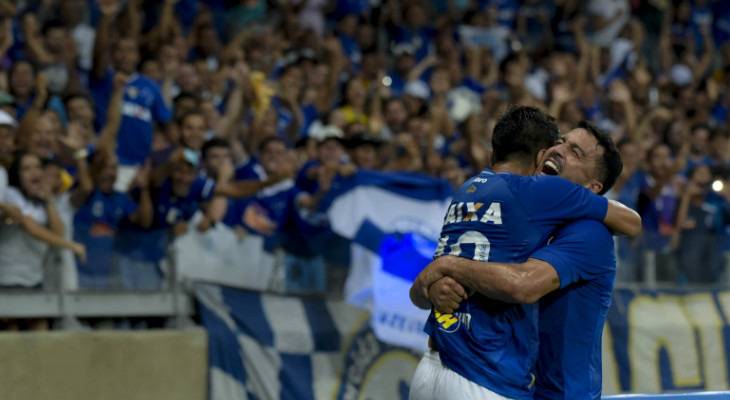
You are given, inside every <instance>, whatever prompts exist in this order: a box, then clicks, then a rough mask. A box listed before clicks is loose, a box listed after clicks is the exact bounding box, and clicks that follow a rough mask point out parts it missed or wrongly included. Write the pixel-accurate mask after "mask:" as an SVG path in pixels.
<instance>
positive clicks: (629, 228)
mask: <svg viewBox="0 0 730 400" xmlns="http://www.w3.org/2000/svg"><path fill="white" fill-rule="evenodd" d="M557 131H558V130H557V127H556V125H555V123H554V120H553V119H552V117H550V116H548V115H547V114H545V113H543V112H542V111H540V110H538V109H535V108H532V107H516V108H512V109H510V110H508V111H507V112H505V113H504V114H503V115H502V116H501V117H500V118H499V120H498V121H497V124H496V126H495V128H494V133H493V136H492V146H493V161H494V168H493V169H492V170H490V169H485V170H484V171H482V172H481V173H480V174H479V175H477V176H475V177H474V178H472V179H470V180H469V181H467V182H466V183H465V184H464V185H463V186H462V187H461V188H460V189H459V191H458V192H457V193H456V194H455V196H454V199H453V201H452V203H451V205H450V207H449V210H448V212H447V215H446V218H445V219H444V227H443V229H442V236H441V239H440V242H439V246H438V248H437V250H436V254H435V257H440V256H444V255H453V256H460V257H464V258H467V259H472V260H476V261H482V262H486V261H493V262H503V263H517V262H523V261H524V260H526V259H527V258H528V256H529V255H530V254H532V253H533V252H534V251H536V250H537V249H539V248H541V247H543V246H545V244H546V243H547V241H548V239H549V238H550V237H551V236H552V235H553V232H554V231H555V230H556V229H557V228H558V227H559V226H560V225H562V224H565V223H567V222H569V221H573V220H579V219H592V220H596V221H603V222H604V223H606V224H607V225H608V226H610V227H611V228H613V229H615V230H616V231H619V232H622V233H625V234H636V233H638V232H639V231H640V229H641V221H640V219H639V217H638V215H636V213H634V212H633V211H631V210H628V209H626V208H625V207H621V206H620V205H615V204H611V203H609V202H608V201H607V200H606V199H605V198H602V197H600V196H597V195H595V194H593V193H591V192H590V191H589V190H587V189H585V188H583V187H581V186H578V185H575V184H574V183H572V182H570V181H568V180H565V179H562V178H559V177H553V176H538V177H534V176H527V175H531V174H532V173H533V172H534V170H535V168H536V167H537V166H538V161H539V160H541V159H542V157H543V155H544V152H545V151H546V149H547V148H549V147H550V146H552V145H553V144H554V143H555V140H556V139H557ZM544 167H545V169H546V170H550V169H551V168H554V167H555V162H554V161H552V160H550V161H548V162H546V163H545V165H544ZM419 294H420V293H419V292H418V290H412V291H411V295H412V296H411V298H412V299H413V300H414V303H416V305H418V306H420V307H430V301H428V300H427V299H426V301H425V302H424V301H423V298H422V297H420V296H419ZM537 315H538V306H537V304H511V303H507V302H504V301H500V300H495V299H490V298H487V297H486V296H483V295H482V294H480V293H475V294H474V295H472V296H470V297H468V298H467V299H465V300H464V301H463V302H461V304H460V305H459V307H458V309H457V310H456V312H454V313H449V314H445V313H441V312H438V311H437V310H435V309H434V310H433V311H432V312H431V315H430V316H429V319H428V322H427V324H426V327H425V331H426V332H427V333H428V334H429V335H430V336H431V340H430V344H431V347H432V348H434V349H437V352H432V353H427V354H426V355H425V356H424V358H423V360H422V361H421V364H419V368H418V369H417V370H416V375H415V376H414V381H413V386H412V390H411V399H439V398H488V399H505V398H508V399H532V397H533V391H534V380H535V377H534V375H533V374H532V372H533V368H534V365H535V362H536V359H537V344H538V332H537V327H538V326H537ZM439 359H440V360H439Z"/></svg>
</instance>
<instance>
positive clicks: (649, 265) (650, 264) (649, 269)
mask: <svg viewBox="0 0 730 400" xmlns="http://www.w3.org/2000/svg"><path fill="white" fill-rule="evenodd" d="M643 276H644V284H646V286H647V287H648V288H649V289H656V253H655V252H654V251H653V250H645V251H644V274H643Z"/></svg>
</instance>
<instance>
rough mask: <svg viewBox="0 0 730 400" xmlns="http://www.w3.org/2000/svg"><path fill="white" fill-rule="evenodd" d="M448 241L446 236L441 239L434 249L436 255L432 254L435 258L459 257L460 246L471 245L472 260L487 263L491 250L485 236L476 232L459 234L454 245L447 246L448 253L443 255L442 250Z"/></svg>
mask: <svg viewBox="0 0 730 400" xmlns="http://www.w3.org/2000/svg"><path fill="white" fill-rule="evenodd" d="M448 241H449V237H448V236H443V237H441V239H440V240H439V244H438V247H436V254H434V256H435V257H441V256H443V255H449V256H458V255H461V245H464V244H473V245H474V257H473V258H472V259H473V260H474V261H483V262H485V261H489V249H490V248H491V246H490V244H489V239H487V237H486V236H484V235H482V234H481V233H479V232H477V231H467V232H464V233H463V234H461V236H459V239H457V240H456V243H454V244H452V245H451V246H449V251H448V253H446V254H444V250H445V249H446V245H447V243H448Z"/></svg>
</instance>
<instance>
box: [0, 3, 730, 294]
mask: <svg viewBox="0 0 730 400" xmlns="http://www.w3.org/2000/svg"><path fill="white" fill-rule="evenodd" d="M725 3H726V2H719V1H706V0H692V1H688V0H682V1H675V2H659V1H636V2H630V1H628V0H611V1H604V0H589V1H587V2H581V1H577V0H564V1H560V2H554V3H553V2H545V1H539V0H525V1H515V0H498V1H478V2H469V1H461V0H458V1H453V2H449V1H444V0H439V1H435V2H431V3H424V2H414V1H403V2H399V1H386V2H382V4H381V3H378V2H375V3H372V2H367V1H360V0H337V1H323V0H322V1H320V0H289V1H281V2H273V3H271V2H266V1H263V0H250V1H248V0H247V1H243V2H226V1H219V0H216V1H204V2H200V1H195V0H165V1H161V2H150V1H142V2H140V1H120V0H100V1H98V2H87V1H82V0H54V1H43V2H27V1H26V2H18V3H17V4H14V5H13V6H12V7H6V8H3V10H2V11H3V12H2V16H0V70H2V74H0V165H1V166H3V167H4V168H5V169H8V168H9V167H10V166H11V165H13V163H14V162H17V161H18V158H17V157H16V153H15V152H16V151H23V152H24V153H23V154H24V156H23V157H22V158H24V159H25V158H28V157H30V158H32V159H34V160H35V159H38V158H40V159H41V160H42V161H41V165H42V166H43V172H44V173H43V182H44V187H45V186H48V189H47V191H49V192H50V194H49V197H50V198H52V199H53V202H54V208H55V211H56V214H58V215H60V219H65V223H64V225H65V230H64V231H65V232H63V233H64V234H65V235H66V239H68V238H70V237H74V238H76V239H78V240H79V241H81V242H84V243H85V244H87V245H88V246H89V249H90V251H91V252H92V253H93V254H92V255H93V257H91V258H90V259H89V260H88V261H87V262H82V260H80V259H79V260H77V261H78V264H79V272H80V273H81V275H80V278H81V284H82V286H83V287H109V286H108V285H107V284H111V283H110V282H111V280H113V279H116V278H107V277H108V276H109V275H110V274H111V275H114V274H119V275H120V276H119V278H120V280H121V284H122V285H123V286H124V287H129V288H157V287H159V286H160V285H161V279H162V274H161V272H160V270H159V269H158V268H159V265H160V262H161V261H162V260H163V259H164V256H165V255H166V252H167V246H168V245H169V244H170V242H171V241H172V240H174V238H175V236H176V235H179V234H181V233H182V232H185V231H186V230H188V227H187V224H188V223H189V222H190V221H191V220H192V218H193V215H194V214H196V213H200V214H201V216H200V217H199V219H197V218H196V221H198V222H196V226H195V227H194V228H195V229H197V230H199V231H206V230H208V229H210V228H211V227H214V226H215V224H216V223H218V222H223V223H225V224H226V225H229V226H232V227H234V228H235V229H237V230H238V231H239V232H245V233H253V234H257V235H262V236H264V237H265V242H266V251H270V252H274V253H277V252H278V253H282V252H283V253H284V256H283V257H280V258H281V259H282V260H285V262H284V264H283V265H284V267H285V268H284V269H286V270H287V278H286V280H287V284H288V287H289V288H290V289H291V290H321V289H322V287H323V283H322V282H323V280H324V279H325V278H326V277H327V273H326V272H323V271H326V267H327V264H326V263H325V261H324V257H323V255H328V251H329V250H331V249H330V248H328V247H327V246H324V245H323V243H333V241H331V240H330V239H331V237H329V236H328V235H330V234H331V232H329V231H328V221H327V219H326V216H325V215H324V214H322V212H321V210H318V209H317V205H318V198H319V197H320V196H321V195H323V193H325V192H326V191H327V190H328V188H329V185H331V184H332V182H337V179H341V178H343V177H346V176H349V175H350V174H352V173H355V172H356V171H357V169H359V168H360V169H377V170H380V171H384V172H386V173H387V172H388V171H393V172H395V171H397V172H408V173H417V174H427V175H430V176H433V177H440V178H442V179H446V180H448V181H449V182H450V183H451V184H452V185H453V186H454V187H459V186H460V185H461V184H462V183H463V182H464V181H465V179H466V178H467V177H469V176H471V175H473V174H474V173H476V172H478V171H479V170H481V169H482V168H485V167H487V166H489V165H490V155H491V130H492V129H493V126H494V123H495V120H496V118H497V117H498V116H499V113H500V112H502V111H503V110H504V109H505V108H506V107H507V106H508V105H509V104H519V105H534V106H537V107H540V108H543V109H545V110H548V112H549V113H550V114H552V115H554V116H555V118H556V119H557V122H558V125H559V126H560V127H561V129H562V130H563V131H566V130H568V129H570V128H571V127H572V126H574V125H575V124H576V123H577V122H578V121H580V120H582V119H589V120H591V121H593V122H595V123H596V124H597V125H599V126H600V127H602V128H604V129H605V130H607V131H609V132H611V134H612V137H613V138H614V140H616V142H617V143H618V147H619V149H620V151H621V153H622V156H623V159H624V171H623V173H622V175H621V177H619V179H618V182H617V184H616V186H615V187H614V189H613V190H612V191H611V192H610V193H609V194H608V196H609V197H611V198H614V199H617V200H619V201H621V202H622V203H624V204H626V205H627V206H628V207H631V208H634V209H636V210H638V211H639V212H640V213H641V215H642V217H643V219H644V228H645V232H644V235H643V236H642V237H641V238H640V239H637V240H630V239H628V238H618V239H617V242H618V259H619V261H620V263H619V269H618V274H617V280H618V281H620V282H629V281H635V280H640V279H642V275H643V274H642V273H641V271H642V266H643V263H644V261H645V260H644V257H645V255H646V254H647V253H646V251H653V252H655V253H657V254H658V255H659V257H660V258H658V263H657V266H658V267H659V269H660V274H662V273H663V274H664V276H660V277H661V278H662V279H664V280H672V281H674V282H680V281H681V282H682V283H684V282H698V281H700V280H703V279H705V278H708V277H710V276H712V271H711V270H702V271H700V270H699V269H688V266H689V265H688V263H689V262H690V261H688V260H698V258H697V257H704V258H702V260H703V263H704V260H707V262H708V263H712V262H714V263H715V264H714V265H715V267H713V268H719V266H718V263H719V261H718V260H719V259H720V258H721V253H722V252H727V251H730V229H728V227H727V226H726V225H724V223H725V220H724V219H723V216H724V214H725V210H727V209H730V202H729V201H728V198H727V197H728V196H726V192H727V190H725V189H723V190H720V191H714V190H708V189H707V187H706V185H707V179H709V180H710V181H712V182H714V181H721V182H727V180H728V177H729V176H730V173H729V172H728V171H727V169H728V168H730V147H728V146H730V139H729V138H728V131H729V129H728V118H727V114H728V110H729V109H730V23H729V22H728V21H730V6H728V5H727V4H725ZM716 50H717V51H716ZM30 158H29V159H30ZM25 162H28V161H25ZM87 163H88V164H89V165H87ZM148 164H149V170H148V168H147V167H146V166H147V165H148ZM115 165H117V168H116V170H115V168H114V166H115ZM706 166H709V167H710V172H709V175H710V178H707V175H708V173H707V168H706ZM2 171H3V170H2V169H0V212H2V214H3V216H4V217H7V218H10V220H11V221H13V220H15V221H16V222H18V223H16V224H15V225H9V227H12V229H11V228H8V227H6V226H5V225H3V227H0V235H3V234H4V233H2V232H3V231H4V232H5V234H9V233H8V232H13V229H14V230H15V231H17V232H21V233H23V232H25V233H27V234H30V235H33V233H36V235H37V232H40V231H33V228H32V227H31V228H30V230H29V231H27V230H26V229H27V227H26V226H25V225H24V224H23V223H22V222H23V221H25V219H22V220H21V221H18V220H19V219H21V218H18V216H19V215H20V210H18V206H17V203H18V201H14V202H11V201H9V200H8V199H7V198H6V197H5V196H3V194H2V191H3V186H4V185H3V184H2V181H3V179H2V178H3V174H2ZM690 172H691V173H690ZM338 176H340V178H337V177H338ZM293 177H296V179H294V178H293ZM113 180H115V181H116V182H115V185H114V186H113V187H111V188H110V187H109V185H110V182H111V181H113ZM130 186H134V187H132V188H131V189H132V190H131V191H130V190H128V189H130ZM727 187H730V185H728V186H727ZM114 189H116V190H114ZM700 189H701V190H700ZM8 190H11V191H12V188H11V189H8ZM147 192H148V194H149V199H147V196H146V195H147ZM700 192H701V193H700ZM11 196H12V195H11ZM16 200H17V199H16ZM147 200H149V203H150V204H149V205H151V207H152V208H151V210H152V214H151V217H150V218H151V219H150V220H149V221H148V220H147V218H146V217H145V215H146V210H147V208H148V207H147V206H148V204H147V203H148V201H147ZM28 201H29V202H30V203H29V204H36V203H33V200H28ZM36 205H39V206H41V208H43V207H42V206H43V203H42V202H41V203H38V204H36ZM72 205H73V207H71V206H72ZM708 205H709V206H708ZM20 208H21V209H23V207H20ZM711 210H712V211H711ZM711 215H714V217H710V216H711ZM711 219H712V220H713V221H714V222H712V223H711V221H710V220H711ZM39 221H41V222H42V221H43V220H42V219H39ZM71 221H73V223H71ZM692 221H694V222H692ZM698 221H700V222H702V223H698ZM36 225H38V226H40V225H39V224H36ZM690 225H692V226H691V227H690ZM28 226H32V225H28ZM74 227H75V228H76V229H72V228H74ZM6 228H7V229H11V231H8V230H7V229H6ZM44 232H45V231H44ZM59 232H60V231H59ZM13 234H14V233H13ZM71 235H73V236H71ZM713 235H714V236H713ZM33 237H35V236H33ZM713 237H714V238H715V239H711V238H713ZM699 238H707V240H703V239H699ZM57 239H59V237H57V236H54V239H53V240H57ZM712 240H715V241H714V246H715V247H714V250H712V249H710V248H709V247H708V248H705V251H704V252H701V253H702V254H695V253H693V249H694V248H693V247H692V245H691V243H694V242H698V243H699V242H701V243H702V244H703V245H705V244H707V245H708V246H709V244H710V242H712ZM0 247H2V246H0ZM332 247H334V246H332ZM110 248H113V249H114V250H113V252H111V251H110V250H109V249H110ZM77 250H78V248H77ZM673 250H676V251H673ZM77 252H79V253H80V251H77ZM45 253H48V254H51V253H49V252H45ZM112 253H113V255H112ZM58 254H59V255H60V256H56V255H54V254H52V255H51V256H50V257H49V259H51V261H52V262H51V264H53V262H55V261H54V260H57V259H62V258H65V259H67V260H68V259H69V258H70V256H69V252H68V251H65V253H64V252H61V253H58ZM697 262H699V261H697ZM674 264H676V266H677V268H676V269H675V268H674ZM34 265H36V264H34ZM54 268H55V264H54V265H53V266H51V268H50V270H53V269H54ZM55 269H58V268H55ZM117 270H118V271H117ZM675 270H676V271H675ZM675 272H676V274H675ZM698 274H699V275H698ZM674 275H676V278H675V276H674ZM700 275H701V276H700ZM102 276H104V278H100V277H102ZM43 278H44V279H46V283H49V282H50V279H51V277H49V276H43ZM96 278H99V279H96ZM102 281H106V283H104V282H102ZM105 285H106V286H105Z"/></svg>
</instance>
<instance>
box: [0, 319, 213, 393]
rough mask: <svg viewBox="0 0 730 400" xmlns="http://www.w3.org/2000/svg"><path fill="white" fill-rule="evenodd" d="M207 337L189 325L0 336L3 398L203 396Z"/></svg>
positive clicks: (0, 375) (205, 376) (6, 334)
mask: <svg viewBox="0 0 730 400" xmlns="http://www.w3.org/2000/svg"><path fill="white" fill-rule="evenodd" d="M207 347H208V345H207V336H206V334H205V331H204V330H202V329H195V330H187V331H139V332H120V331H94V332H47V333H29V332H23V333H3V334H0V360H2V362H0V399H2V400H28V399H54V400H85V399H89V400H91V399H94V400H98V399H105V400H129V399H135V400H147V399H149V400H153V399H154V400H166V399H169V400H173V399H174V400H188V399H189V400H204V399H205V398H206V386H207V368H208V360H207Z"/></svg>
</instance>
